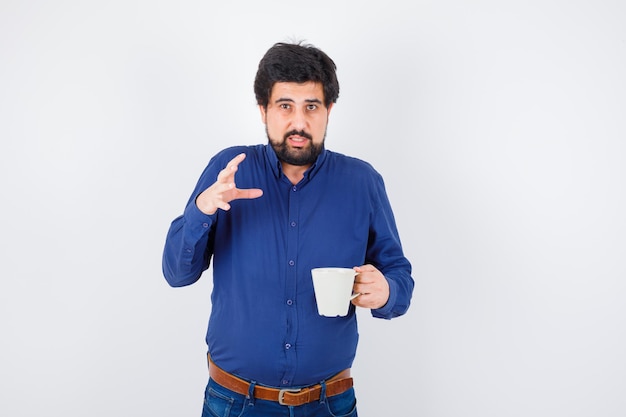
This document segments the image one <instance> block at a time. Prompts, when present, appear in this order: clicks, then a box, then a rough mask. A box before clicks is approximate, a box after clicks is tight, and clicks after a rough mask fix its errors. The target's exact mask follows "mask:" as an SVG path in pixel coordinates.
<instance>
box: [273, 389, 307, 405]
mask: <svg viewBox="0 0 626 417" xmlns="http://www.w3.org/2000/svg"><path fill="white" fill-rule="evenodd" d="M300 391H302V388H283V389H281V390H280V391H278V404H280V405H289V404H285V403H284V402H283V400H284V397H285V393H286V392H294V393H295V392H300Z"/></svg>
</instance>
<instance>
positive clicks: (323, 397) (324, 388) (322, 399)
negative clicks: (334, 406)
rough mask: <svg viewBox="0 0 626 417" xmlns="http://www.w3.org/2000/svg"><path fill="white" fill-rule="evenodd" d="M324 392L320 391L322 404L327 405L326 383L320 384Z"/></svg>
mask: <svg viewBox="0 0 626 417" xmlns="http://www.w3.org/2000/svg"><path fill="white" fill-rule="evenodd" d="M320 385H321V386H322V390H321V391H320V404H324V403H326V381H322V382H320Z"/></svg>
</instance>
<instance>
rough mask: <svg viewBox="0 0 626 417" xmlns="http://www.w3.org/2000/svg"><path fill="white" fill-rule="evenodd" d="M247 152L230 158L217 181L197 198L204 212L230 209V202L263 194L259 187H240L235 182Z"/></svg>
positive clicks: (211, 212)
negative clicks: (236, 174)
mask: <svg viewBox="0 0 626 417" xmlns="http://www.w3.org/2000/svg"><path fill="white" fill-rule="evenodd" d="M244 159H246V154H245V153H241V154H239V155H237V156H236V157H234V158H233V159H231V160H230V162H229V163H228V165H226V168H224V169H223V170H221V171H220V173H219V174H218V176H217V181H215V182H214V183H213V185H211V186H210V187H209V188H207V189H206V190H204V191H203V192H202V193H200V195H199V196H198V197H197V198H196V206H197V207H198V209H199V210H200V211H201V212H203V213H204V214H209V215H210V214H213V213H215V212H216V211H217V209H218V208H219V209H222V210H230V204H228V203H230V202H231V201H233V200H238V199H242V198H245V199H250V198H258V197H261V196H262V195H263V190H261V189H259V188H249V189H243V190H242V189H239V188H237V185H236V184H235V173H236V172H237V170H238V169H239V168H238V167H239V164H240V163H241V161H243V160H244Z"/></svg>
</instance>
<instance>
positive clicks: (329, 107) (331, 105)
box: [326, 103, 335, 116]
mask: <svg viewBox="0 0 626 417" xmlns="http://www.w3.org/2000/svg"><path fill="white" fill-rule="evenodd" d="M334 105H335V103H330V104H329V105H328V107H327V108H326V112H327V113H326V115H327V116H330V110H331V109H332V108H333V106H334Z"/></svg>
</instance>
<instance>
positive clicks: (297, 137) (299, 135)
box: [285, 130, 312, 148]
mask: <svg viewBox="0 0 626 417" xmlns="http://www.w3.org/2000/svg"><path fill="white" fill-rule="evenodd" d="M285 139H286V140H288V141H289V144H290V145H291V146H294V147H297V148H301V147H303V146H305V145H306V144H307V142H308V141H309V140H311V139H312V137H311V135H309V134H308V133H306V132H305V131H293V130H292V131H291V132H288V133H287V134H286V135H285Z"/></svg>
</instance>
